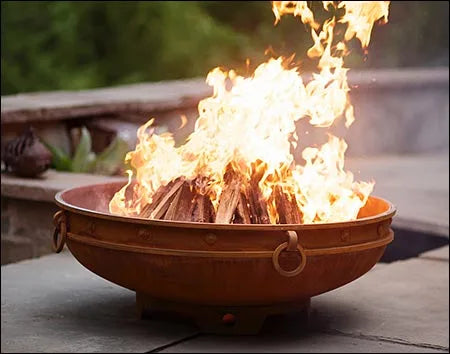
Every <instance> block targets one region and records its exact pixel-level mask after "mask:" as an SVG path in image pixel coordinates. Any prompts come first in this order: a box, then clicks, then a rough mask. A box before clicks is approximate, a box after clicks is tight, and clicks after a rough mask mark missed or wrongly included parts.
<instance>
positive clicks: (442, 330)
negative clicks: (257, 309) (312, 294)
mask: <svg viewBox="0 0 450 354" xmlns="http://www.w3.org/2000/svg"><path fill="white" fill-rule="evenodd" d="M448 280H449V266H448V263H447V262H442V261H435V260H428V259H417V258H416V259H411V260H406V261H399V262H394V263H391V264H389V265H388V266H387V267H382V268H379V269H378V270H377V271H373V272H369V273H368V274H366V275H364V276H363V277H361V278H359V279H357V280H356V281H354V282H352V283H350V284H348V285H346V286H344V287H342V288H339V289H336V290H334V291H331V292H329V293H326V294H323V295H320V296H318V297H316V298H313V301H312V306H313V312H312V318H311V321H312V322H313V324H312V325H313V326H314V327H316V328H318V329H321V330H332V331H339V332H342V333H346V334H350V335H364V336H373V337H379V338H389V339H392V340H400V341H404V342H405V343H413V344H416V345H431V346H437V347H441V348H447V350H448V346H449V283H448Z"/></svg>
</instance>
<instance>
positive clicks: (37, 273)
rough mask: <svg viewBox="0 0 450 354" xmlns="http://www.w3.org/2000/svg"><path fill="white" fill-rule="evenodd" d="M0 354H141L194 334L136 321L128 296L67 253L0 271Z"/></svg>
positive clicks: (169, 325)
mask: <svg viewBox="0 0 450 354" xmlns="http://www.w3.org/2000/svg"><path fill="white" fill-rule="evenodd" d="M1 273H2V274H1V279H2V284H1V290H2V294H1V299H2V301H1V303H2V327H1V352H2V353H4V352H22V353H26V352H59V353H63V352H110V353H111V352H147V351H149V350H152V349H154V348H157V347H160V346H162V345H165V344H167V343H171V342H173V341H176V340H179V339H181V338H184V337H187V336H190V335H192V334H194V333H196V331H197V330H196V329H195V327H193V326H192V327H191V326H189V325H186V324H184V323H181V322H180V323H173V322H169V321H161V320H159V321H154V320H153V321H152V320H145V321H140V320H138V319H137V316H136V313H135V308H134V306H135V296H134V293H133V292H131V291H129V290H126V289H123V288H121V287H119V286H117V285H114V284H112V283H110V282H108V281H106V280H103V279H102V278H100V277H98V276H96V275H95V274H93V273H91V272H90V271H88V270H86V269H85V268H84V267H83V266H82V265H80V264H79V263H78V262H77V261H76V260H75V259H74V258H73V256H72V255H71V254H70V253H68V252H67V253H64V254H59V255H50V256H45V257H42V258H39V259H35V260H30V261H24V262H20V263H16V264H10V265H6V266H2V271H1Z"/></svg>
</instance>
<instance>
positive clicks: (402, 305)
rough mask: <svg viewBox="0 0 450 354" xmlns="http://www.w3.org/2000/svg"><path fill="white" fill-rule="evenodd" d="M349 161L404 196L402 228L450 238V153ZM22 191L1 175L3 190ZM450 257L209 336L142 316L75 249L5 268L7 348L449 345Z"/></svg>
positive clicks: (372, 275)
mask: <svg viewBox="0 0 450 354" xmlns="http://www.w3.org/2000/svg"><path fill="white" fill-rule="evenodd" d="M347 166H348V168H349V169H350V170H352V171H354V172H355V175H356V177H357V178H358V179H359V178H361V179H364V178H374V179H375V180H376V182H377V184H376V189H375V194H376V195H379V196H381V197H386V198H388V199H390V200H392V201H393V202H394V204H396V206H397V207H398V209H399V211H398V215H397V216H396V217H395V218H394V226H395V227H397V228H401V229H410V230H411V229H412V230H416V231H420V232H426V233H427V234H430V235H431V234H435V235H439V237H441V238H442V239H444V240H448V228H449V221H448V220H449V219H448V203H449V191H448V178H449V167H448V166H449V165H448V154H447V153H444V154H437V155H436V154H434V155H413V156H409V157H408V156H406V157H405V156H403V157H400V156H397V157H394V156H390V157H373V158H370V159H351V160H350V161H349V162H348V165H347ZM418 167H421V170H420V174H419V173H414V172H415V171H417V169H418ZM358 171H361V172H360V173H359V172H358ZM10 182H11V181H10ZM33 183H35V182H33ZM80 183H81V182H80ZM53 185H54V186H55V185H56V186H58V187H57V189H60V188H64V187H68V186H67V185H64V183H62V182H61V184H59V185H58V184H53ZM28 187H29V188H28ZM28 187H27V188H28V189H26V193H28V195H29V193H30V192H32V191H33V189H32V187H33V186H31V187H30V186H28ZM41 187H42V186H39V185H38V186H34V187H33V188H41ZM30 188H31V189H30ZM40 191H41V192H42V189H41V190H40ZM20 193H21V192H20V190H18V189H14V188H13V183H12V182H11V183H9V184H8V183H3V182H2V195H6V196H13V195H16V196H18V197H20ZM42 193H43V192H42ZM49 193H51V194H54V193H55V190H52V191H50V192H49ZM10 194H11V195H10ZM49 242H50V235H49ZM447 243H448V242H447ZM448 262H449V247H448V245H447V246H445V247H442V248H438V249H435V250H432V251H429V252H425V253H423V254H421V255H419V256H418V257H414V258H410V259H407V260H403V261H396V262H392V263H378V264H377V265H376V266H375V267H374V268H373V269H372V270H371V271H369V273H367V274H366V275H364V276H363V277H362V278H360V279H358V280H356V281H354V282H352V283H350V284H348V285H346V286H344V287H342V288H340V289H337V290H334V291H331V292H329V293H326V294H323V295H321V296H318V297H315V298H313V300H312V312H311V316H310V320H309V323H308V326H307V328H305V326H304V325H303V323H302V320H301V318H299V317H297V316H295V315H289V316H278V317H273V318H269V319H268V320H267V322H266V324H265V327H264V328H263V331H262V333H261V334H260V335H258V336H254V337H223V336H213V335H203V334H200V333H198V330H197V329H196V327H195V326H194V325H193V324H192V323H190V322H188V321H182V320H181V319H176V318H175V319H174V318H166V317H164V316H161V315H158V316H155V317H152V318H151V319H147V320H138V319H137V316H136V313H135V296H134V293H133V292H131V291H128V290H126V289H123V288H121V287H119V286H116V285H114V284H112V283H110V282H108V281H106V280H103V279H102V278H100V277H98V276H96V275H95V274H93V273H91V272H90V271H88V270H86V269H85V268H84V267H83V266H81V265H80V264H79V263H78V262H77V261H76V260H75V259H74V258H73V256H72V255H71V254H70V253H69V252H68V251H66V252H63V253H62V254H58V255H48V256H44V257H41V258H37V259H33V260H26V261H22V262H18V263H13V264H8V265H5V266H2V328H1V334H2V342H1V351H2V352H27V351H38V352H151V351H154V352H232V351H236V352H264V351H265V352H330V351H334V352H422V353H423V352H448V350H449V285H448V280H449V264H448Z"/></svg>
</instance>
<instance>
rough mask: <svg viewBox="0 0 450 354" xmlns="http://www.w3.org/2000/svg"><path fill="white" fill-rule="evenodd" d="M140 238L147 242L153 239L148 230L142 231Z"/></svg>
mask: <svg viewBox="0 0 450 354" xmlns="http://www.w3.org/2000/svg"><path fill="white" fill-rule="evenodd" d="M138 236H139V237H140V238H142V239H144V240H146V241H148V240H150V239H151V238H152V234H151V233H150V231H149V230H147V229H140V230H139V231H138Z"/></svg>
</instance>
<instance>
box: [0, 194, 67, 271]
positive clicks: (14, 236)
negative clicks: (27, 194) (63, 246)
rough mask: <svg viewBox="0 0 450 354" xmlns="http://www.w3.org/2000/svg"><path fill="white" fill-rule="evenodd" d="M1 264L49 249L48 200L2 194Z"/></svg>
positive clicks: (51, 207)
mask: <svg viewBox="0 0 450 354" xmlns="http://www.w3.org/2000/svg"><path fill="white" fill-rule="evenodd" d="M1 208H2V209H1V210H2V216H1V221H2V225H1V231H2V233H1V249H2V253H1V257H2V262H1V263H2V264H7V263H11V262H17V261H20V260H23V259H28V258H34V257H39V256H42V255H44V254H48V253H51V252H53V250H52V245H51V236H52V233H53V230H54V228H53V221H52V220H53V214H54V213H55V212H56V211H57V210H58V208H57V206H56V205H55V204H54V203H51V202H39V201H34V200H23V199H15V198H5V197H3V196H2V201H1Z"/></svg>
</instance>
